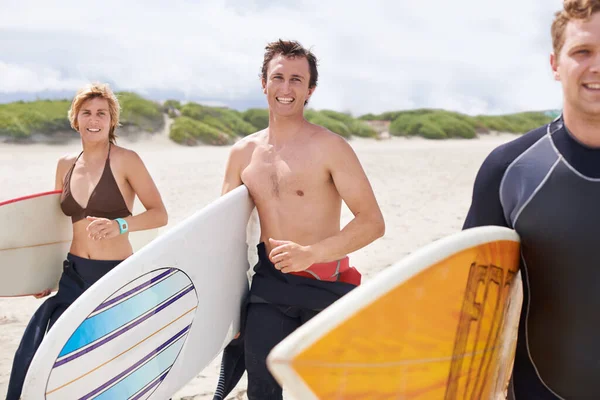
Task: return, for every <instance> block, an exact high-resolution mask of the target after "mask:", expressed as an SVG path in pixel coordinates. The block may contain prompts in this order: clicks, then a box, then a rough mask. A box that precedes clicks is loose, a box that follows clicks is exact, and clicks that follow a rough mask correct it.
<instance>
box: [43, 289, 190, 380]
mask: <svg viewBox="0 0 600 400" xmlns="http://www.w3.org/2000/svg"><path fill="white" fill-rule="evenodd" d="M192 290H194V287H193V286H191V285H190V287H188V288H187V289H185V290H184V291H182V292H181V293H179V294H178V295H176V296H174V297H173V298H171V299H169V301H167V302H165V303H164V304H161V305H160V306H159V307H158V308H157V309H155V310H153V311H152V312H150V313H148V314H146V315H144V316H143V317H142V318H140V319H138V320H136V321H135V322H133V323H132V324H130V325H127V326H125V327H123V328H122V329H119V330H118V331H117V332H114V333H113V334H112V335H109V336H108V337H105V338H104V339H102V340H100V341H99V342H97V343H94V344H93V345H91V346H89V347H87V348H85V349H83V350H81V351H79V352H77V353H75V354H73V355H70V356H68V357H65V358H63V359H61V360H58V361H56V362H55V363H54V366H53V368H57V367H60V366H61V365H64V364H66V363H68V362H70V361H73V360H75V359H76V358H79V357H81V356H83V355H85V354H87V353H89V352H90V351H92V350H94V349H97V348H98V347H100V346H102V345H104V344H106V343H108V342H110V341H111V340H113V339H114V338H116V337H117V336H120V335H122V334H123V333H125V332H127V331H128V330H130V329H133V328H135V327H136V326H138V325H139V324H141V323H142V322H144V321H146V320H147V319H148V318H150V317H152V316H153V315H155V314H157V313H159V312H160V311H162V310H164V309H165V308H167V307H168V306H169V305H171V304H173V303H174V302H176V301H177V300H179V299H180V298H182V297H183V296H185V295H186V294H188V293H189V292H191V291H192Z"/></svg>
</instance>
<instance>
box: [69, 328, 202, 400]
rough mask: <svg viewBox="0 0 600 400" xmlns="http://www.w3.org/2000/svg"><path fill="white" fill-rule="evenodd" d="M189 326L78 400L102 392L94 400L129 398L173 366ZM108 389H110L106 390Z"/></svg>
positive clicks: (86, 399)
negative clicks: (157, 372)
mask: <svg viewBox="0 0 600 400" xmlns="http://www.w3.org/2000/svg"><path fill="white" fill-rule="evenodd" d="M190 326H191V325H188V326H187V327H185V328H183V329H182V330H181V331H179V332H178V333H176V334H175V335H174V336H173V337H171V338H170V339H169V340H167V341H166V342H164V343H163V344H161V345H160V346H159V347H158V348H156V349H155V350H153V351H151V352H150V353H149V354H147V355H146V356H144V358H142V359H141V360H139V361H138V362H136V363H135V364H133V365H132V366H131V367H129V368H127V369H126V370H125V371H123V372H121V373H120V374H118V375H117V376H115V377H114V378H112V379H110V380H109V381H108V382H106V383H104V384H102V385H101V386H99V387H98V388H96V389H94V390H92V391H91V392H90V393H88V394H86V395H85V396H83V397H81V398H80V399H79V400H88V399H90V398H92V397H94V396H96V395H97V394H98V393H100V392H102V391H104V390H105V391H104V392H103V393H102V394H100V395H99V396H97V397H94V399H95V400H101V399H127V398H129V397H131V396H132V395H134V394H135V393H137V392H138V391H140V389H142V388H143V387H144V386H146V385H147V384H148V382H151V381H152V380H154V379H155V378H156V376H157V375H156V371H157V370H158V371H160V374H162V373H163V372H165V371H166V370H167V369H169V368H170V367H171V366H172V365H173V363H174V362H175V360H176V359H177V356H178V355H179V351H180V350H181V348H182V347H183V344H184V342H185V337H186V333H187V332H188V331H189V329H190ZM160 374H159V375H160ZM123 378H124V379H123ZM111 386H112V387H111ZM109 387H110V389H108V390H106V389H107V388H109Z"/></svg>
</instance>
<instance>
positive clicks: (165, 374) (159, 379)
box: [130, 371, 169, 400]
mask: <svg viewBox="0 0 600 400" xmlns="http://www.w3.org/2000/svg"><path fill="white" fill-rule="evenodd" d="M168 373H169V371H167V372H165V373H164V374H162V375H161V376H159V377H158V379H156V380H155V381H154V382H152V383H151V384H150V385H148V386H147V387H145V388H144V389H142V391H141V392H139V393H138V394H136V395H135V396H133V397H132V398H131V399H130V400H139V399H140V398H142V397H143V396H144V395H145V394H146V393H148V392H149V391H150V390H152V389H154V388H157V387H158V385H160V384H161V383H162V381H163V380H164V379H165V377H166V376H167V374H168Z"/></svg>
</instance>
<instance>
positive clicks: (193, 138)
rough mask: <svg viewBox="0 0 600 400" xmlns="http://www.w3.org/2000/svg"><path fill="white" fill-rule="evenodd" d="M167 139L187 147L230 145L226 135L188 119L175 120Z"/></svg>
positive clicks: (229, 139)
mask: <svg viewBox="0 0 600 400" xmlns="http://www.w3.org/2000/svg"><path fill="white" fill-rule="evenodd" d="M169 137H170V138H171V139H172V140H173V141H174V142H176V143H180V144H187V145H196V144H198V143H204V144H209V145H217V146H222V145H226V144H230V143H232V140H231V138H230V137H229V136H227V135H226V134H224V133H222V132H219V131H218V130H217V129H215V128H213V127H212V126H210V125H207V124H204V123H202V122H199V121H196V120H194V119H192V118H189V117H180V118H177V119H176V120H175V121H174V122H173V125H171V132H169Z"/></svg>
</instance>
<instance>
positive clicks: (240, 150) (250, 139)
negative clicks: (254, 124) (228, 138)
mask: <svg viewBox="0 0 600 400" xmlns="http://www.w3.org/2000/svg"><path fill="white" fill-rule="evenodd" d="M266 135H267V130H266V129H263V130H262V131H258V132H255V133H253V134H251V135H248V136H246V137H244V138H242V139H240V140H238V141H237V142H235V144H234V145H233V146H231V155H232V156H237V155H239V154H247V153H252V152H253V151H254V149H255V148H256V147H258V146H260V145H261V144H262V143H264V141H265V138H266Z"/></svg>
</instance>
